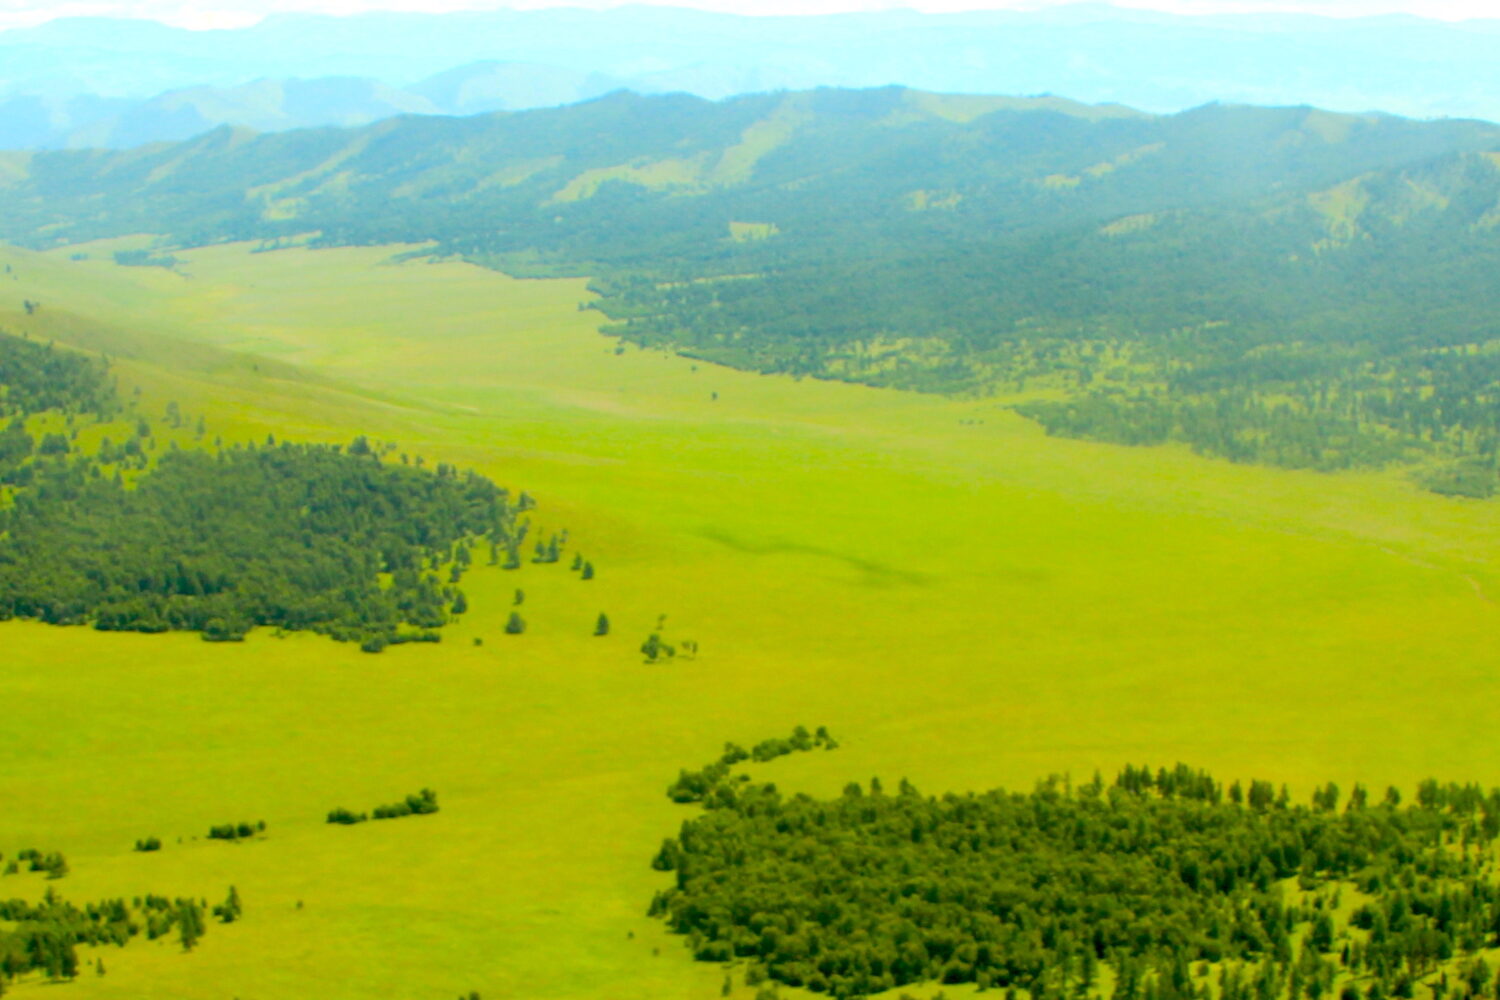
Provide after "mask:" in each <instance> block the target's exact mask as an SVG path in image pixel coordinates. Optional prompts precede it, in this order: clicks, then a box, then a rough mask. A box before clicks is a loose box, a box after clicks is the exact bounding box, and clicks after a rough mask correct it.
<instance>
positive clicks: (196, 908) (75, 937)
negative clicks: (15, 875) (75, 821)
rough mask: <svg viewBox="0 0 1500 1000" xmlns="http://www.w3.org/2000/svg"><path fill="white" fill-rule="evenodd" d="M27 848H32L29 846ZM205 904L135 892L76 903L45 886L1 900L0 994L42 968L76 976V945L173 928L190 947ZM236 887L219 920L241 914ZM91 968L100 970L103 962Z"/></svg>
mask: <svg viewBox="0 0 1500 1000" xmlns="http://www.w3.org/2000/svg"><path fill="white" fill-rule="evenodd" d="M27 853H28V854H29V853H30V852H27ZM207 912H208V904H207V903H206V902H204V901H202V900H197V899H190V898H186V897H177V898H169V897H167V896H157V895H146V896H136V897H135V898H134V899H132V900H131V901H129V902H128V903H127V902H126V901H125V900H124V899H120V898H117V899H104V900H100V901H98V902H94V903H88V904H86V905H84V906H77V905H75V904H73V903H70V902H68V901H66V900H64V899H61V898H60V897H59V896H58V895H57V894H56V893H55V892H52V891H51V890H49V891H48V892H47V894H46V895H45V896H43V898H42V899H41V900H40V901H39V902H36V903H31V902H27V901H26V900H23V899H9V900H0V994H3V993H4V992H5V985H6V983H7V982H9V981H12V980H14V979H16V978H17V977H19V976H23V975H26V974H28V973H31V972H40V973H42V974H43V975H44V976H46V977H47V978H48V979H49V980H52V981H54V982H57V981H63V980H69V979H73V978H76V977H77V976H78V974H79V970H80V962H79V957H78V946H79V945H84V946H88V947H94V948H98V947H102V946H104V945H116V946H123V945H125V944H127V943H128V942H129V941H130V940H131V939H132V938H134V937H137V936H139V935H140V934H141V933H142V932H144V933H145V936H146V938H147V939H148V940H152V941H154V940H156V939H158V938H162V937H166V936H168V935H170V934H173V933H174V932H175V933H176V934H177V937H178V940H179V941H180V942H181V943H182V947H183V950H185V951H191V950H192V948H193V946H194V945H196V944H197V943H198V940H199V939H200V938H201V937H203V934H204V932H205V931H206V930H207V920H206V917H205V915H206V914H207ZM240 912H241V906H240V898H239V893H238V892H236V891H235V889H234V888H233V887H232V886H231V887H230V889H229V895H228V898H226V899H225V901H224V902H223V903H222V904H220V905H219V906H216V907H214V908H213V914H214V915H215V916H217V917H218V918H219V919H220V921H222V922H223V923H232V922H233V921H234V920H237V919H238V918H239V916H240ZM94 969H95V971H96V972H98V973H99V974H100V975H103V974H104V963H103V961H102V960H97V961H96V962H95V963H94Z"/></svg>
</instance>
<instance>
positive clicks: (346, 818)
mask: <svg viewBox="0 0 1500 1000" xmlns="http://www.w3.org/2000/svg"><path fill="white" fill-rule="evenodd" d="M437 811H438V801H437V792H434V791H433V790H432V789H430V788H424V789H422V790H421V791H420V792H415V793H413V794H411V795H408V796H406V798H404V799H402V800H401V801H400V802H392V803H388V804H386V805H380V806H376V807H375V808H374V809H372V810H370V811H369V812H367V813H366V812H360V813H357V812H354V811H352V810H349V809H345V808H343V807H342V806H341V807H339V808H337V809H331V810H329V812H328V822H329V823H337V824H339V825H341V826H353V825H354V824H355V823H363V822H365V821H367V820H369V819H372V818H373V819H399V818H401V817H402V816H427V815H430V814H432V813H435V812H437Z"/></svg>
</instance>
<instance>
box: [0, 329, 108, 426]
mask: <svg viewBox="0 0 1500 1000" xmlns="http://www.w3.org/2000/svg"><path fill="white" fill-rule="evenodd" d="M108 372H109V366H108V364H107V363H105V362H104V361H102V360H95V359H93V358H89V357H86V356H84V355H82V354H75V353H72V352H70V351H64V350H59V349H58V348H56V347H54V346H53V345H51V344H38V343H36V342H34V341H31V340H27V339H25V338H22V337H15V336H11V335H9V334H7V333H5V332H4V331H0V417H14V416H16V415H18V414H27V413H39V412H41V411H43V410H61V411H64V412H67V413H75V414H77V413H92V414H96V415H99V416H101V417H103V416H106V415H108V414H110V413H112V412H113V411H114V410H115V408H116V407H117V405H118V403H117V400H116V398H115V388H114V384H113V383H112V382H111V381H110V380H109V377H108Z"/></svg>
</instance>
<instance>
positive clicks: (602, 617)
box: [594, 611, 609, 635]
mask: <svg viewBox="0 0 1500 1000" xmlns="http://www.w3.org/2000/svg"><path fill="white" fill-rule="evenodd" d="M594 634H595V635H609V615H607V614H605V613H604V612H603V611H601V612H599V618H598V620H597V621H595V622H594Z"/></svg>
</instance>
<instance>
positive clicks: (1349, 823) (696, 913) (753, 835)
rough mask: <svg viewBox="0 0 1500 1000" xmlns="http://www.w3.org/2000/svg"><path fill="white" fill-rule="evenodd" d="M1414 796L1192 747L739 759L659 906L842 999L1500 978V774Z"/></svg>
mask: <svg viewBox="0 0 1500 1000" xmlns="http://www.w3.org/2000/svg"><path fill="white" fill-rule="evenodd" d="M1400 799H1401V797H1400V795H1399V793H1398V792H1396V790H1394V789H1391V790H1389V791H1387V792H1386V794H1385V797H1384V798H1383V800H1382V801H1379V802H1376V801H1373V800H1372V799H1371V798H1370V796H1369V794H1368V792H1367V791H1366V790H1365V789H1364V788H1362V787H1360V786H1355V788H1354V789H1353V791H1352V793H1351V794H1350V796H1349V799H1348V801H1347V803H1346V804H1345V803H1342V802H1341V801H1340V795H1339V790H1338V789H1337V787H1335V786H1333V785H1328V786H1324V787H1323V788H1320V789H1318V791H1317V793H1316V794H1315V795H1314V797H1313V802H1312V804H1311V806H1302V805H1292V804H1291V803H1290V801H1289V799H1288V797H1287V795H1286V791H1285V789H1284V788H1283V789H1281V790H1280V791H1279V792H1278V790H1277V789H1276V788H1275V787H1274V786H1272V785H1271V784H1269V783H1266V782H1260V781H1257V782H1252V783H1251V784H1250V785H1249V787H1248V788H1246V787H1242V786H1240V785H1239V784H1235V785H1232V786H1230V787H1229V788H1227V789H1226V788H1224V787H1223V786H1222V785H1221V784H1220V783H1218V782H1217V781H1215V780H1214V779H1213V778H1212V777H1210V776H1209V775H1207V774H1204V773H1203V772H1201V771H1194V770H1192V769H1191V768H1187V767H1185V766H1181V765H1179V766H1178V767H1177V768H1176V769H1174V770H1170V771H1169V770H1166V769H1161V770H1159V771H1157V772H1154V773H1153V772H1152V771H1150V770H1149V769H1146V768H1140V769H1137V768H1127V769H1126V770H1125V771H1124V772H1123V773H1122V774H1121V775H1120V776H1119V778H1118V779H1117V780H1116V781H1115V782H1114V784H1113V785H1111V786H1106V785H1105V784H1104V782H1102V781H1100V780H1099V779H1098V778H1095V780H1094V781H1093V782H1091V783H1089V784H1086V785H1083V786H1081V787H1076V788H1074V787H1071V786H1069V785H1068V784H1067V783H1065V782H1063V781H1060V780H1057V779H1051V780H1049V781H1046V782H1043V783H1041V784H1039V785H1038V786H1037V788H1036V789H1035V790H1034V791H1033V792H1031V793H1030V794H1017V793H1008V792H1004V791H1000V790H996V791H992V792H987V793H983V794H974V793H970V794H964V795H958V794H949V795H945V796H942V797H934V796H925V795H921V794H920V793H918V792H917V790H916V789H915V788H913V787H912V786H911V785H909V784H908V783H907V782H905V781H902V782H901V783H900V786H899V787H898V788H897V789H896V790H894V791H887V790H886V789H884V788H883V787H882V785H881V784H880V782H879V781H878V780H874V781H872V782H871V783H870V785H869V786H868V787H865V786H862V785H860V784H857V783H851V784H850V785H849V786H848V787H847V788H846V789H845V791H844V794H843V795H842V796H840V797H839V798H836V799H832V800H818V799H814V798H812V797H810V796H807V795H800V794H799V795H793V796H784V795H782V794H781V793H780V792H778V791H777V789H776V788H775V786H774V785H769V784H749V783H743V782H741V783H735V782H730V781H724V782H722V783H721V784H719V785H718V786H717V788H716V789H715V791H714V792H713V794H711V795H708V796H705V797H704V798H703V801H704V805H705V807H706V810H707V811H706V812H704V813H703V814H702V815H701V816H699V817H698V818H695V819H692V820H689V821H687V822H685V823H684V824H683V826H682V830H681V832H680V834H679V835H678V836H677V837H675V838H673V839H671V840H669V841H668V842H667V844H665V845H664V846H663V848H662V850H661V852H659V853H658V855H657V867H659V868H665V869H668V870H672V871H674V872H675V874H676V884H675V885H674V886H673V887H672V888H669V889H667V890H665V891H663V892H661V893H658V895H657V896H656V898H655V899H654V900H653V901H652V904H651V912H652V913H653V914H655V915H658V916H660V917H662V918H663V919H665V920H666V921H667V922H668V924H669V925H670V926H671V927H672V929H673V930H675V931H677V932H678V933H681V934H683V935H686V937H687V942H688V945H689V947H690V948H692V950H693V952H694V954H695V955H696V956H697V957H698V958H699V959H701V960H705V961H729V960H731V959H738V960H742V961H744V962H746V963H748V965H749V969H750V971H749V972H748V974H747V980H748V981H750V982H752V983H753V982H755V981H758V980H761V979H765V978H770V979H771V980H774V981H776V982H781V983H785V984H787V985H791V986H803V987H807V988H809V989H812V990H814V991H818V992H828V993H830V994H832V995H834V996H841V997H849V996H859V995H864V994H868V993H873V992H878V991H881V990H887V989H891V988H893V987H897V986H901V985H904V984H910V983H916V982H922V981H934V982H942V983H966V982H974V983H978V984H979V985H980V987H981V988H986V987H991V986H994V987H1006V988H1008V990H1011V991H1014V990H1025V991H1027V992H1028V994H1029V996H1030V997H1032V998H1042V1000H1047V998H1053V1000H1061V998H1066V997H1078V998H1084V997H1090V996H1096V995H1102V992H1101V991H1102V990H1103V987H1104V985H1105V984H1106V982H1108V983H1110V984H1111V985H1110V986H1109V990H1108V995H1109V996H1110V997H1111V998H1112V1000H1143V998H1144V1000H1176V998H1184V1000H1188V998H1202V1000H1252V998H1253V1000H1278V998H1283V997H1284V998H1287V1000H1302V998H1304V997H1305V998H1307V1000H1318V998H1320V997H1323V996H1329V997H1331V996H1333V995H1334V993H1335V990H1336V989H1337V990H1338V991H1339V992H1340V995H1341V996H1343V997H1345V998H1349V1000H1354V998H1358V997H1368V998H1369V1000H1381V998H1383V997H1387V996H1392V995H1394V996H1400V997H1410V996H1412V995H1413V987H1414V984H1416V983H1418V982H1420V981H1423V980H1425V979H1428V978H1432V979H1433V983H1431V984H1427V985H1429V986H1431V988H1433V989H1434V991H1435V995H1442V992H1444V991H1448V992H1451V994H1452V995H1453V996H1455V997H1469V996H1492V995H1493V992H1492V987H1491V982H1492V979H1491V975H1490V972H1489V970H1488V968H1487V967H1484V965H1483V962H1482V961H1481V960H1478V958H1477V955H1476V953H1477V952H1478V951H1480V950H1481V949H1484V948H1489V947H1494V946H1496V945H1497V944H1500V941H1497V935H1500V893H1497V890H1496V886H1495V877H1494V876H1495V870H1494V864H1493V850H1492V846H1493V842H1494V839H1495V837H1496V836H1497V834H1500V792H1496V791H1492V792H1488V793H1485V792H1483V791H1481V790H1480V789H1478V788H1477V787H1474V786H1456V785H1448V786H1443V785H1439V784H1438V783H1437V782H1426V783H1424V784H1423V786H1422V787H1421V789H1420V790H1419V793H1418V796H1417V801H1416V802H1415V803H1413V804H1411V805H1408V806H1402V805H1401V804H1400ZM1287 880H1295V881H1293V882H1288V881H1287ZM1199 962H1206V963H1213V966H1214V971H1215V976H1214V977H1213V978H1214V979H1216V982H1212V981H1210V978H1209V977H1207V976H1206V975H1205V974H1204V972H1205V970H1204V969H1203V967H1201V966H1198V967H1196V969H1195V963H1199ZM1106 966H1107V967H1108V969H1109V970H1110V972H1111V973H1112V975H1110V976H1109V977H1107V978H1106V977H1105V976H1103V975H1101V969H1103V968H1104V967H1106ZM1438 975H1441V977H1442V978H1441V984H1440V986H1439V984H1438V981H1437V978H1436V977H1437V976H1438ZM1007 995H1011V994H1010V993H1008V994H1007Z"/></svg>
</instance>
